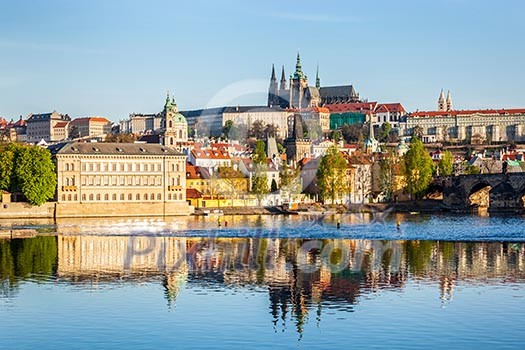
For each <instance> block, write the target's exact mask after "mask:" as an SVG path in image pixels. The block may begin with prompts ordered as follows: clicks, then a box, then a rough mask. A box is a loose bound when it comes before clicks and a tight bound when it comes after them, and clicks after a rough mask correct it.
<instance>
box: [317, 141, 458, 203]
mask: <svg viewBox="0 0 525 350" xmlns="http://www.w3.org/2000/svg"><path fill="white" fill-rule="evenodd" d="M453 160H454V157H453V155H452V153H451V152H450V151H445V152H444V154H443V157H442V158H441V159H440V161H439V162H438V164H437V166H434V162H433V161H432V158H431V157H430V155H429V153H428V152H427V150H426V149H425V147H424V145H423V142H421V140H420V139H419V138H418V137H413V138H412V140H411V142H410V148H409V150H408V152H407V153H406V154H405V155H404V156H403V158H401V159H400V167H401V175H403V177H404V180H405V190H406V191H407V193H409V194H410V195H411V196H412V197H413V198H415V199H421V198H423V196H424V195H425V194H426V192H427V189H428V187H429V185H430V183H431V182H432V179H433V177H434V176H435V175H451V174H452V172H453ZM397 161H398V160H396V158H395V157H394V156H393V155H389V156H386V157H383V158H382V159H381V160H380V162H379V166H380V174H381V175H380V177H379V181H380V183H379V187H380V189H381V191H382V192H383V194H384V195H385V197H386V198H387V199H389V200H390V199H392V194H393V192H394V184H395V182H396V179H395V177H396V171H395V167H396V162H397ZM346 171H347V163H346V160H345V159H344V157H343V156H342V155H341V153H340V152H339V151H338V149H337V148H336V147H331V148H329V149H328V150H327V153H326V154H325V155H324V156H323V157H322V158H321V161H320V163H319V167H318V170H317V185H318V187H319V191H320V194H321V196H322V198H323V199H325V200H331V201H332V203H334V202H335V200H336V199H337V198H340V197H341V195H342V194H343V193H347V191H348V189H349V188H348V180H347V174H346Z"/></svg>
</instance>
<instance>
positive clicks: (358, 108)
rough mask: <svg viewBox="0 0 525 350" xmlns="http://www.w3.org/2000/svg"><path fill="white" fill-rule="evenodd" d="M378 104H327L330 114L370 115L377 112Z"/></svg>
mask: <svg viewBox="0 0 525 350" xmlns="http://www.w3.org/2000/svg"><path fill="white" fill-rule="evenodd" d="M376 105H377V102H357V103H333V104H326V105H324V107H326V108H328V110H329V111H330V112H361V113H370V112H372V111H374V110H375V108H376Z"/></svg>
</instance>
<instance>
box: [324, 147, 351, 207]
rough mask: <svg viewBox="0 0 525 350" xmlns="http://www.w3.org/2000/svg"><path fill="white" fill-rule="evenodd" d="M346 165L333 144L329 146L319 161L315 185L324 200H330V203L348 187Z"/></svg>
mask: <svg viewBox="0 0 525 350" xmlns="http://www.w3.org/2000/svg"><path fill="white" fill-rule="evenodd" d="M346 165H347V164H346V160H345V159H344V157H343V156H342V155H341V153H340V152H339V150H338V149H337V147H335V146H332V147H330V148H329V149H328V150H327V151H326V154H325V155H324V156H323V157H322V158H321V161H320V162H319V167H318V169H317V185H318V187H319V190H320V192H321V197H322V198H323V199H324V200H331V201H332V204H334V203H335V201H336V199H338V198H340V197H341V194H343V193H345V192H346V190H347V188H348V186H347V180H346Z"/></svg>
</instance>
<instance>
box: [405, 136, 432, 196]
mask: <svg viewBox="0 0 525 350" xmlns="http://www.w3.org/2000/svg"><path fill="white" fill-rule="evenodd" d="M403 165H404V167H403V170H404V175H405V180H406V185H407V190H408V193H410V194H411V195H413V196H415V198H417V199H421V198H422V197H423V195H424V194H425V192H426V190H427V188H428V185H429V184H430V182H431V181H432V173H433V167H434V165H433V163H432V158H430V155H429V154H428V152H427V151H426V150H425V147H424V146H423V142H421V140H420V139H419V138H418V137H413V138H412V140H411V142H410V148H409V150H408V152H407V153H406V154H405V156H404V158H403Z"/></svg>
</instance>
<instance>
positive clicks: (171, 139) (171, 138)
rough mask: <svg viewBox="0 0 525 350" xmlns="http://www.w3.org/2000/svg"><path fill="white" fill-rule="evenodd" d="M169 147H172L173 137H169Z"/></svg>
mask: <svg viewBox="0 0 525 350" xmlns="http://www.w3.org/2000/svg"><path fill="white" fill-rule="evenodd" d="M170 145H172V146H173V137H170Z"/></svg>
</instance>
